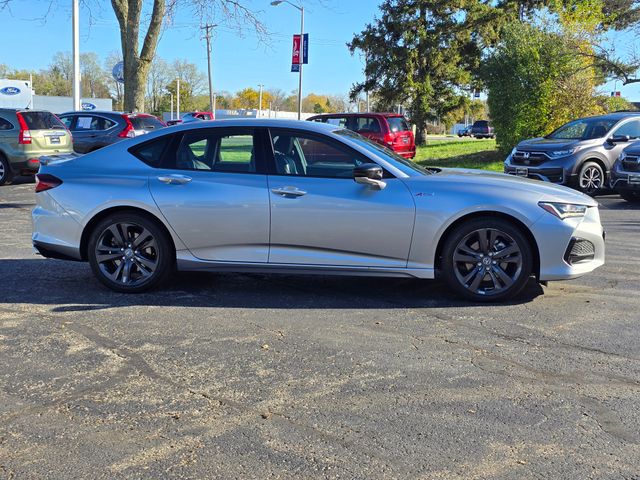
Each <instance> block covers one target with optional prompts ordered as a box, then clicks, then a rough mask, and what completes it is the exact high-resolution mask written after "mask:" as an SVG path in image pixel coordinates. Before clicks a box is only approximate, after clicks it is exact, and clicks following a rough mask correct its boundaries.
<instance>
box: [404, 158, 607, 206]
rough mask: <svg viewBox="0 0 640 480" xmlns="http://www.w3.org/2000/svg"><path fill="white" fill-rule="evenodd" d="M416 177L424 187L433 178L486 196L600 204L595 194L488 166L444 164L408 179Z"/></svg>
mask: <svg viewBox="0 0 640 480" xmlns="http://www.w3.org/2000/svg"><path fill="white" fill-rule="evenodd" d="M412 180H417V182H416V184H420V187H421V188H422V187H423V186H424V184H423V183H422V182H429V181H433V182H437V183H438V184H440V183H442V184H443V187H444V188H451V189H459V190H460V191H463V192H470V191H477V192H479V194H480V195H482V196H483V197H484V198H485V199H486V198H487V197H490V196H491V195H492V193H494V194H496V197H498V196H499V197H501V198H503V197H505V196H507V197H511V198H523V197H525V196H526V197H528V198H530V199H533V200H535V201H540V200H544V201H549V202H565V203H575V204H580V205H589V206H593V207H595V206H597V205H598V202H596V201H595V200H594V199H593V198H591V197H589V196H587V195H584V194H582V193H580V192H578V191H576V190H572V189H570V188H568V187H563V186H561V185H556V184H554V183H549V182H542V181H540V180H531V179H529V178H521V177H516V176H514V175H506V174H504V173H498V172H489V171H486V170H470V169H462V168H443V169H441V170H440V171H439V172H438V173H436V174H434V175H426V176H421V177H411V180H410V181H409V182H408V183H412ZM498 194H499V195H498Z"/></svg>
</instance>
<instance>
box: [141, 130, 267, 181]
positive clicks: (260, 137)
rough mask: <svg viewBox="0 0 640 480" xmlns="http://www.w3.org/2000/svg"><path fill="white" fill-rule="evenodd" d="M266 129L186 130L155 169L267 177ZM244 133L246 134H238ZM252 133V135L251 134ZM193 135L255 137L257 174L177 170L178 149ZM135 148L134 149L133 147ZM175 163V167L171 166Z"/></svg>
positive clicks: (180, 133)
mask: <svg viewBox="0 0 640 480" xmlns="http://www.w3.org/2000/svg"><path fill="white" fill-rule="evenodd" d="M265 131H266V129H265V128H263V127H251V126H239V127H227V126H225V127H207V128H194V129H191V130H184V131H181V132H176V133H174V134H172V135H173V137H174V138H173V140H172V141H171V142H170V143H169V146H168V148H166V149H165V151H164V152H163V153H162V158H161V161H160V166H159V167H154V168H162V169H165V170H172V171H176V172H204V173H207V174H216V173H218V174H237V175H266V174H267V169H266V161H265V152H264V150H265V149H264V141H265V140H264V136H265ZM238 132H244V133H238ZM249 132H252V133H249ZM192 133H196V134H202V135H206V134H213V135H216V136H228V135H252V136H253V148H254V156H255V165H256V171H255V172H229V171H223V170H198V169H193V170H187V169H182V168H180V169H179V168H175V161H173V160H172V158H173V159H175V155H176V153H177V150H178V147H179V146H180V144H181V143H182V139H183V138H184V136H185V135H189V134H192ZM132 148H133V147H132ZM171 162H173V165H171Z"/></svg>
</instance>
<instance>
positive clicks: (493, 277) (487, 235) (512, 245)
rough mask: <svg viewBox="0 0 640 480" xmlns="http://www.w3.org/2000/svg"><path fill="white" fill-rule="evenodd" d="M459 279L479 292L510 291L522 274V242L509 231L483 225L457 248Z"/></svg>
mask: <svg viewBox="0 0 640 480" xmlns="http://www.w3.org/2000/svg"><path fill="white" fill-rule="evenodd" d="M453 265H454V271H455V275H456V278H457V279H458V281H459V282H460V284H461V285H463V286H464V287H465V288H466V289H467V290H469V291H470V292H472V293H474V294H477V295H484V296H493V295H498V294H500V293H502V292H504V291H506V290H508V289H509V288H510V287H511V286H513V284H514V283H516V282H517V281H518V279H519V278H520V275H521V273H522V265H523V258H522V252H521V250H520V247H519V245H518V243H517V242H516V241H515V240H514V239H513V238H512V237H511V236H510V235H508V234H507V233H505V232H503V231H501V230H498V229H494V228H481V229H478V230H474V231H472V232H471V233H469V234H468V235H466V236H465V237H464V238H463V239H462V240H460V242H459V243H458V244H457V245H456V248H455V249H454V251H453Z"/></svg>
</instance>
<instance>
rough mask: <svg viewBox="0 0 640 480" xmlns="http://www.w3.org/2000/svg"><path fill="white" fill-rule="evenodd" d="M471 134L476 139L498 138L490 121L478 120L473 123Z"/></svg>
mask: <svg viewBox="0 0 640 480" xmlns="http://www.w3.org/2000/svg"><path fill="white" fill-rule="evenodd" d="M470 134H471V136H472V137H476V138H495V136H496V134H495V132H494V131H493V127H492V126H491V124H490V123H489V121H488V120H476V121H475V122H473V125H471V132H470Z"/></svg>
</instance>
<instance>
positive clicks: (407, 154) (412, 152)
mask: <svg viewBox="0 0 640 480" xmlns="http://www.w3.org/2000/svg"><path fill="white" fill-rule="evenodd" d="M395 152H396V153H397V154H398V155H400V156H401V157H404V158H414V157H415V156H416V149H415V148H414V149H413V150H403V151H398V150H395Z"/></svg>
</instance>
